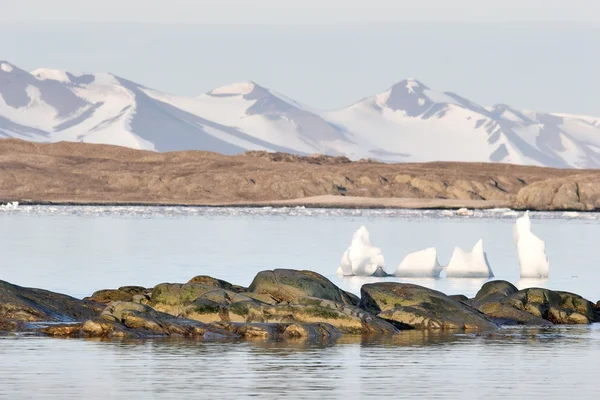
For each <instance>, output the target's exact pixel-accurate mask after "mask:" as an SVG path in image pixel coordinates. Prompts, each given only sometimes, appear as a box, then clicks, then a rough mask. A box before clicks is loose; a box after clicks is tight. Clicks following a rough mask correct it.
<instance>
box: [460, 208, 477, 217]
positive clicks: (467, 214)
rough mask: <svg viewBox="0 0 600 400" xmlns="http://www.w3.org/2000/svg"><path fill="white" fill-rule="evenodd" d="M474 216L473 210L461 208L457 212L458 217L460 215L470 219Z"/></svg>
mask: <svg viewBox="0 0 600 400" xmlns="http://www.w3.org/2000/svg"><path fill="white" fill-rule="evenodd" d="M473 214H474V212H473V210H469V209H468V208H464V207H463V208H459V209H458V210H456V215H460V216H461V217H470V216H472V215H473Z"/></svg>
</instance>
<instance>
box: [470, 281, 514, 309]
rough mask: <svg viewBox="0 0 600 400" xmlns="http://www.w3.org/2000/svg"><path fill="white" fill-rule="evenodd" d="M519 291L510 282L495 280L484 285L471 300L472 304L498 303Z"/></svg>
mask: <svg viewBox="0 0 600 400" xmlns="http://www.w3.org/2000/svg"><path fill="white" fill-rule="evenodd" d="M518 291H519V289H517V288H516V286H515V285H513V284H512V283H510V282H507V281H502V280H497V281H490V282H487V283H485V284H484V285H483V286H482V287H481V289H479V291H478V292H477V294H476V295H475V297H474V298H473V302H474V303H479V304H483V303H490V302H498V301H501V300H504V299H506V298H507V297H508V296H510V295H512V294H514V293H517V292H518Z"/></svg>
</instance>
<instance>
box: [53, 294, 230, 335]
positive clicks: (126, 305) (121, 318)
mask: <svg viewBox="0 0 600 400" xmlns="http://www.w3.org/2000/svg"><path fill="white" fill-rule="evenodd" d="M43 332H44V333H45V334H47V335H50V336H82V337H115V338H144V337H153V336H173V335H175V336H184V337H195V338H204V339H207V338H211V339H216V338H220V339H232V338H235V337H237V336H236V335H235V334H232V333H230V332H228V331H226V330H223V329H221V328H219V327H215V326H211V325H208V324H204V323H201V322H198V321H192V320H189V319H184V318H176V317H173V316H172V315H169V314H166V313H161V312H158V311H156V310H154V309H152V308H151V307H149V306H146V305H143V304H137V303H132V302H122V301H116V302H113V303H111V304H109V305H108V306H107V307H106V309H105V310H104V311H103V312H102V314H101V315H100V317H99V318H94V319H90V320H87V321H85V322H83V323H79V324H75V325H66V324H62V325H54V326H48V327H46V328H45V329H43Z"/></svg>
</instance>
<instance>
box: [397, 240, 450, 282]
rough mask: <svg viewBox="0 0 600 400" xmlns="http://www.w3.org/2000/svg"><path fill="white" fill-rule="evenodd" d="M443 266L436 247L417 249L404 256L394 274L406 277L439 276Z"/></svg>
mask: <svg viewBox="0 0 600 400" xmlns="http://www.w3.org/2000/svg"><path fill="white" fill-rule="evenodd" d="M440 272H442V267H441V266H440V263H439V262H438V258H437V250H436V249H435V247H429V248H427V249H423V250H419V251H415V252H413V253H410V254H408V255H407V256H406V257H404V260H402V262H401V263H400V265H398V268H397V269H396V272H394V276H399V277H404V278H439V276H440Z"/></svg>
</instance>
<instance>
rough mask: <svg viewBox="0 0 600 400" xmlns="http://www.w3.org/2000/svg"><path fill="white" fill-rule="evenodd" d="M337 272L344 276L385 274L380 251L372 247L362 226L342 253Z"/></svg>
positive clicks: (367, 232) (367, 233)
mask: <svg viewBox="0 0 600 400" xmlns="http://www.w3.org/2000/svg"><path fill="white" fill-rule="evenodd" d="M337 272H338V274H340V275H344V276H352V275H354V276H371V275H373V274H375V273H377V274H378V275H384V274H385V261H384V259H383V254H381V249H379V248H378V247H375V246H373V243H371V238H370V237H369V231H367V228H365V227H364V226H361V227H360V229H359V230H357V231H356V232H355V233H354V235H353V236H352V243H351V244H350V247H348V249H347V250H346V252H344V255H343V256H342V264H341V265H340V267H339V268H338V270H337Z"/></svg>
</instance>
